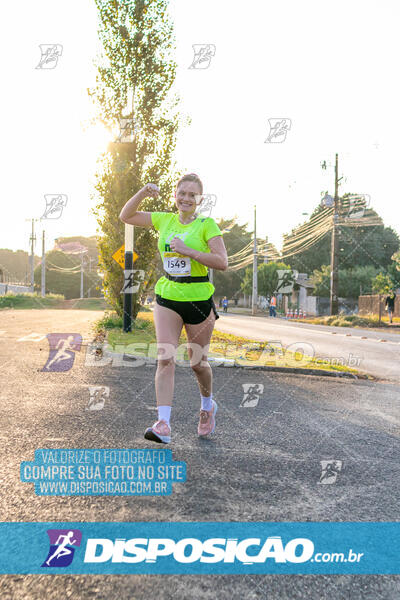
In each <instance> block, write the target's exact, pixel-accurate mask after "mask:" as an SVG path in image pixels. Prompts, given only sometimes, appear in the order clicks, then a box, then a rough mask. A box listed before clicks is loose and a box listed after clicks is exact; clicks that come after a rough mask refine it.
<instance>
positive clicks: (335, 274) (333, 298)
mask: <svg viewBox="0 0 400 600" xmlns="http://www.w3.org/2000/svg"><path fill="white" fill-rule="evenodd" d="M338 189H339V179H338V155H337V154H336V155H335V199H334V214H333V228H332V242H331V289H330V313H331V315H337V314H338V312H339V300H338V294H339V271H338V269H339V239H338V222H339V211H340V201H339V192H338Z"/></svg>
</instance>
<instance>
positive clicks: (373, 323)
mask: <svg viewBox="0 0 400 600" xmlns="http://www.w3.org/2000/svg"><path fill="white" fill-rule="evenodd" d="M299 321H302V322H303V323H312V324H313V325H330V326H334V327H380V326H382V325H383V326H387V325H388V324H389V318H388V317H387V316H386V315H385V316H382V320H381V325H379V317H378V315H372V314H369V315H362V316H360V315H334V316H329V317H316V318H315V319H307V320H303V319H299ZM393 323H399V324H400V318H399V317H394V318H393Z"/></svg>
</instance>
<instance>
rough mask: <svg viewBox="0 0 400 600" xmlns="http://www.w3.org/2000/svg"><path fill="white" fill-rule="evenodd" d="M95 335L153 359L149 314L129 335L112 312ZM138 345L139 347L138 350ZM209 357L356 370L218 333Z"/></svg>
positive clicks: (244, 363)
mask: <svg viewBox="0 0 400 600" xmlns="http://www.w3.org/2000/svg"><path fill="white" fill-rule="evenodd" d="M94 332H95V339H96V340H100V341H101V342H103V341H104V340H107V344H108V347H109V349H110V350H111V351H114V352H117V353H118V352H121V353H124V352H125V353H131V354H138V355H141V356H149V357H151V358H155V356H156V347H155V344H156V335H155V329H154V322H153V314H152V312H150V311H148V312H139V313H138V316H137V318H136V320H135V321H134V323H133V329H132V332H130V333H126V332H123V331H122V317H119V316H117V314H116V313H115V312H107V313H105V315H104V316H103V317H102V319H100V320H99V321H97V322H96V323H95V324H94ZM186 342H187V337H186V332H185V330H184V329H183V330H182V334H181V336H180V339H179V345H181V344H185V343H186ZM139 344H142V345H141V346H139ZM146 344H152V347H151V348H149V347H148V346H147V347H146ZM300 346H301V345H300ZM182 349H183V348H182ZM209 356H210V358H214V359H219V358H220V359H222V358H225V359H227V360H228V361H229V360H235V361H236V363H237V364H240V365H241V366H262V365H263V366H279V367H284V368H285V367H286V368H302V369H319V370H323V371H336V372H338V371H340V372H347V373H353V374H358V371H357V370H356V369H354V368H350V367H348V366H347V365H345V364H343V360H341V359H340V357H339V358H337V359H335V358H324V357H313V356H307V355H305V354H303V352H302V351H298V352H296V351H290V350H286V351H285V349H284V348H281V347H279V346H278V345H277V344H276V343H268V342H257V341H255V340H251V339H249V338H245V337H238V336H235V335H231V334H228V333H222V332H220V331H218V330H214V333H213V336H212V338H211V343H210V350H209ZM179 359H180V360H188V356H187V352H186V350H184V352H180V354H179Z"/></svg>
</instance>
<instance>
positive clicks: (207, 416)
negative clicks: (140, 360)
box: [120, 173, 228, 444]
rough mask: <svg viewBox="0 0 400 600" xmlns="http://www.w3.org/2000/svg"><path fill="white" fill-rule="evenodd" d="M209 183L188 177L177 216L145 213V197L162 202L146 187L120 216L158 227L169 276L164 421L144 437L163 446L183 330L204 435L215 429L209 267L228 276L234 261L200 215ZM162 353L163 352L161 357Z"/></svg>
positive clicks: (160, 374) (162, 340) (157, 318)
mask: <svg viewBox="0 0 400 600" xmlns="http://www.w3.org/2000/svg"><path fill="white" fill-rule="evenodd" d="M202 194H203V184H202V182H201V180H200V179H199V177H198V176H197V175H195V174H194V173H189V174H188V175H184V176H183V177H182V178H181V179H180V180H179V181H178V184H177V186H176V190H175V204H176V207H177V209H178V213H175V212H141V211H138V207H139V204H140V203H141V202H142V200H144V199H145V198H148V197H152V198H157V196H158V195H159V189H158V187H157V186H156V185H155V184H153V183H148V184H147V185H145V186H144V187H143V188H142V189H141V190H140V191H139V192H138V193H137V194H135V195H134V196H133V197H132V198H131V199H130V200H128V202H127V203H126V204H125V206H124V207H123V209H122V210H121V213H120V219H121V220H122V221H123V222H124V223H129V224H131V225H137V226H139V227H154V228H155V229H156V231H158V232H159V240H158V249H159V251H160V254H161V259H162V261H163V265H164V271H165V275H164V276H163V277H161V278H160V279H159V280H158V281H157V284H156V287H155V293H156V302H155V305H154V312H153V315H154V323H155V328H156V336H157V355H158V360H157V371H156V377H155V388H156V398H157V409H158V421H156V423H154V425H153V426H152V427H148V428H147V429H146V431H145V434H144V437H145V438H146V439H148V440H151V441H153V442H158V443H164V444H168V443H169V442H170V441H171V426H170V417H171V407H172V398H173V395H174V383H175V356H176V349H177V347H178V344H179V337H180V334H181V331H182V327H183V326H185V330H186V334H187V338H188V354H189V359H190V366H191V367H192V369H193V371H194V373H195V375H196V378H197V381H198V385H199V390H200V396H201V408H200V419H199V424H198V429H197V432H198V435H199V436H205V435H208V434H210V433H213V431H214V429H215V414H216V412H217V403H216V402H215V400H213V395H212V369H211V367H210V365H209V363H208V360H207V354H208V346H209V343H210V339H211V335H212V332H213V329H214V324H215V321H216V319H218V318H219V316H218V313H217V310H216V308H215V304H214V300H213V297H212V295H213V293H214V289H215V288H214V286H213V285H212V283H211V282H210V281H209V279H208V267H210V268H212V269H218V270H220V271H225V270H226V269H227V268H228V257H227V253H226V249H225V245H224V242H223V239H222V233H221V230H220V229H219V227H218V225H217V224H216V222H215V221H214V219H212V218H211V217H202V216H201V215H200V216H198V215H196V214H195V212H196V207H197V203H196V198H197V199H198V198H201V196H202ZM161 351H162V352H161Z"/></svg>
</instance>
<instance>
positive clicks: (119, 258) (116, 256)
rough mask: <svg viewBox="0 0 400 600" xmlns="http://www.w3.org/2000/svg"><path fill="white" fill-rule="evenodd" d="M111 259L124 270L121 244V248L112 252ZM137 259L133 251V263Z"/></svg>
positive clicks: (123, 247) (123, 249)
mask: <svg viewBox="0 0 400 600" xmlns="http://www.w3.org/2000/svg"><path fill="white" fill-rule="evenodd" d="M112 257H113V259H114V260H115V261H117V263H118V264H119V266H120V267H122V268H123V269H124V268H125V244H122V246H121V248H119V249H118V250H117V251H116V252H114V254H113V255H112ZM138 258H139V254H137V253H136V252H135V250H134V251H133V262H136V261H137V259H138Z"/></svg>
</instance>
